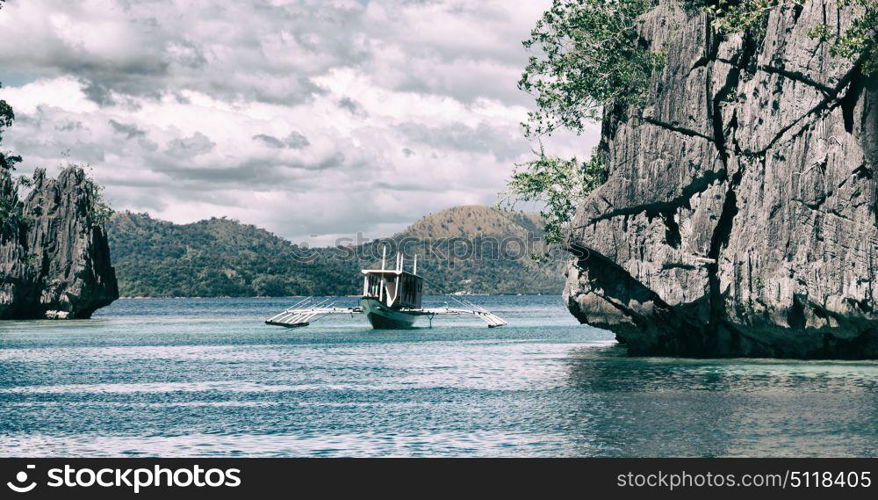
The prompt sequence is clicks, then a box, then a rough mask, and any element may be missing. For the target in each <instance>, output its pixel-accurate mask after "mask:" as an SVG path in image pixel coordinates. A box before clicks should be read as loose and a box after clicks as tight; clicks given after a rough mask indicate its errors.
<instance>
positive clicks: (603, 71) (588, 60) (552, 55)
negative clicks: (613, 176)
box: [501, 0, 664, 243]
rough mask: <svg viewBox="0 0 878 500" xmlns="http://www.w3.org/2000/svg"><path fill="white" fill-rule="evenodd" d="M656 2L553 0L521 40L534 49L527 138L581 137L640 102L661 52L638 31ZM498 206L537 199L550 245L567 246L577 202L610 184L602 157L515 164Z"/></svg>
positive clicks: (525, 85) (527, 82) (528, 71)
mask: <svg viewBox="0 0 878 500" xmlns="http://www.w3.org/2000/svg"><path fill="white" fill-rule="evenodd" d="M655 3H656V0H614V1H605V0H555V1H554V2H553V3H552V7H551V8H550V9H549V10H547V11H546V12H545V13H544V14H543V16H542V18H540V20H539V21H538V22H537V25H536V27H535V28H534V29H533V31H532V32H531V35H530V38H529V39H528V40H526V41H524V42H523V45H524V47H525V48H526V49H528V50H531V51H535V52H536V54H534V55H532V56H531V58H530V60H529V62H528V64H527V67H526V68H525V70H524V73H523V74H522V76H521V80H520V81H519V82H518V86H519V88H520V89H521V90H524V91H525V92H528V93H530V94H531V95H533V96H534V99H535V100H536V105H537V110H536V111H534V112H531V113H529V114H528V120H527V122H525V123H524V124H522V125H523V127H524V131H525V135H526V136H527V137H530V138H537V137H540V136H543V135H551V134H552V133H553V132H555V131H556V130H557V129H559V128H567V129H570V130H573V131H575V132H577V133H580V132H582V130H583V126H584V125H585V123H586V122H587V121H594V120H600V119H601V115H602V114H603V112H604V110H607V109H612V110H614V112H616V113H619V114H622V113H625V112H626V111H627V110H628V109H629V108H630V107H632V106H637V105H640V104H642V102H643V99H644V96H645V94H646V90H647V89H648V87H649V81H650V78H651V76H652V74H653V72H654V71H655V70H656V69H658V68H659V67H661V65H662V64H663V63H664V54H663V53H661V52H657V51H653V50H651V49H650V46H649V43H648V42H647V41H646V40H644V39H643V38H642V37H641V36H640V34H639V32H638V30H637V18H638V17H639V16H640V15H641V14H643V13H645V12H646V11H648V10H649V9H650V8H652V7H653V6H654V5H655ZM516 167H517V168H516V171H515V172H514V173H513V175H512V178H511V179H510V181H509V183H508V188H509V190H508V192H507V193H506V196H505V197H504V198H503V199H502V200H501V205H506V206H514V204H515V201H516V200H522V201H539V202H542V203H543V204H544V208H543V210H542V211H541V213H542V215H543V216H544V217H545V218H546V221H547V225H546V241H547V242H550V243H559V242H561V241H562V240H563V233H564V227H565V226H566V224H567V223H568V222H569V221H570V219H571V218H572V216H573V214H574V213H575V210H576V206H577V205H578V203H579V202H580V201H581V200H583V199H584V198H585V196H586V195H588V193H590V192H591V191H592V190H594V189H595V188H597V187H598V186H600V185H601V184H602V183H603V182H605V181H606V168H605V166H604V163H603V161H602V160H601V158H600V156H599V155H598V153H597V150H595V151H594V152H592V155H591V158H590V160H589V161H586V162H579V161H578V160H577V159H576V158H571V159H563V158H559V157H556V156H551V155H547V154H546V153H545V151H544V150H543V148H542V145H541V146H540V149H539V151H538V152H537V157H536V159H534V160H532V161H529V162H526V163H522V164H519V165H517V166H516Z"/></svg>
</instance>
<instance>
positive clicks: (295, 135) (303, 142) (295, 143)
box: [253, 131, 311, 149]
mask: <svg viewBox="0 0 878 500" xmlns="http://www.w3.org/2000/svg"><path fill="white" fill-rule="evenodd" d="M253 140H255V141H260V142H262V143H263V144H265V145H266V146H268V147H270V148H278V149H281V148H291V149H302V148H305V147H307V146H308V145H309V144H311V143H310V142H309V141H308V138H307V137H305V136H304V135H302V134H300V133H299V132H296V131H292V132H290V135H288V136H287V137H286V139H278V138H277V137H274V136H272V135H268V134H257V135H254V136H253Z"/></svg>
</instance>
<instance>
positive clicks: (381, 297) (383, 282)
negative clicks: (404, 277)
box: [378, 245, 387, 302]
mask: <svg viewBox="0 0 878 500" xmlns="http://www.w3.org/2000/svg"><path fill="white" fill-rule="evenodd" d="M386 264H387V245H383V246H382V247H381V270H382V271H383V270H384V268H385V267H386ZM386 285H387V280H386V279H385V278H384V273H381V289H380V290H379V291H378V301H379V302H380V301H383V300H384V288H385V287H386Z"/></svg>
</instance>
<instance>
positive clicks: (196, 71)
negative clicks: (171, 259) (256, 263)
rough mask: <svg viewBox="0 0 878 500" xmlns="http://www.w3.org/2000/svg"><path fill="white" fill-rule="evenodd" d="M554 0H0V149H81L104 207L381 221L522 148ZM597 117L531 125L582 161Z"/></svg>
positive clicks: (36, 159) (294, 228)
mask: <svg viewBox="0 0 878 500" xmlns="http://www.w3.org/2000/svg"><path fill="white" fill-rule="evenodd" d="M550 1H551V0H527V1H518V2H510V1H508V0H478V1H477V0H469V1H462V0H433V1H431V0H421V1H419V0H385V1H378V0H371V1H370V0H350V1H347V0H314V1H309V0H298V1H291V0H238V1H235V2H220V1H216V0H210V1H209V0H77V1H75V2H70V1H69V0H9V1H8V2H7V3H6V4H5V7H4V8H3V9H2V10H0V32H2V33H3V34H4V40H3V43H2V44H0V82H3V85H4V88H3V89H2V90H0V98H2V99H5V100H6V101H7V102H8V103H9V104H10V105H11V106H12V107H13V109H14V110H15V114H16V122H15V125H14V126H13V127H12V129H10V130H9V131H8V132H7V134H6V136H5V138H4V144H3V147H4V148H6V149H11V150H13V151H15V152H16V153H19V154H21V155H22V156H23V157H24V164H23V165H21V166H20V167H19V171H20V172H21V173H29V172H31V171H32V170H33V169H34V168H36V167H44V168H47V169H48V171H49V173H56V172H57V171H58V169H59V168H60V166H61V165H65V164H67V163H70V162H73V163H79V164H84V165H88V168H89V170H90V171H91V172H92V174H93V176H94V177H95V179H96V180H97V181H98V182H99V183H101V184H102V185H104V186H105V191H104V193H105V196H106V198H107V200H108V201H109V203H110V204H111V205H112V207H113V208H115V209H116V210H131V211H134V212H147V213H149V214H150V215H151V216H153V217H156V218H160V219H165V220H170V221H173V222H177V223H188V222H194V221H196V220H200V219H204V218H209V217H222V216H225V217H229V218H234V219H237V220H240V221H242V222H245V223H249V224H255V225H257V226H260V227H264V228H266V229H268V230H270V231H272V232H274V233H276V234H279V235H281V236H283V237H286V238H288V239H290V240H292V241H295V242H300V243H309V244H311V245H326V244H332V243H333V242H334V241H335V240H336V239H337V238H350V237H352V235H355V234H356V233H362V235H363V236H364V237H366V238H376V237H384V236H389V235H391V234H393V233H395V232H397V231H399V230H401V229H403V228H404V227H406V226H407V225H408V224H410V223H412V222H413V221H415V220H416V219H418V218H420V217H421V216H423V215H426V214H429V213H435V212H437V211H439V210H442V209H445V208H449V207H453V206H457V205H464V204H485V205H491V204H494V203H496V202H497V199H498V198H497V195H498V193H499V192H501V191H503V189H504V186H505V183H506V180H507V178H508V177H509V175H510V174H511V172H512V171H513V169H514V165H515V164H516V163H520V162H522V161H526V160H528V159H530V158H532V157H533V150H534V148H535V147H536V146H537V145H536V144H535V143H533V142H529V141H528V140H526V139H525V138H524V136H523V134H522V131H521V127H520V123H521V122H522V121H523V120H524V119H525V118H526V115H527V112H528V111H529V110H531V109H532V108H533V99H532V97H531V96H529V95H527V94H526V93H524V92H521V91H519V90H518V89H517V87H516V83H517V81H518V79H519V76H520V74H521V71H522V69H523V68H524V66H525V64H526V62H527V58H528V55H529V54H528V53H527V51H526V50H525V49H524V48H523V47H522V45H521V41H522V40H524V39H525V38H527V35H528V33H529V31H530V29H531V28H532V27H533V25H534V23H535V22H536V20H537V19H538V18H539V16H540V14H541V13H542V12H543V11H544V10H545V9H546V8H547V7H548V5H549V4H550ZM598 132H599V129H598V126H597V125H592V126H590V127H589V128H587V130H586V132H585V133H584V134H583V135H582V136H576V135H573V134H565V133H559V134H556V135H555V136H554V137H551V138H546V139H545V140H544V142H545V144H546V146H547V150H548V151H549V152H551V153H554V154H558V155H561V156H577V157H579V158H583V159H584V158H585V157H587V156H588V154H589V152H590V151H591V148H592V147H593V146H594V144H596V142H597V139H598Z"/></svg>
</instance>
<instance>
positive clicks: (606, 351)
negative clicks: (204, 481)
mask: <svg viewBox="0 0 878 500" xmlns="http://www.w3.org/2000/svg"><path fill="white" fill-rule="evenodd" d="M476 300H477V301H479V302H481V303H482V304H484V305H485V306H486V307H488V308H490V309H492V310H494V311H495V312H497V313H498V314H500V315H501V316H503V317H504V318H506V319H508V320H509V321H510V326H509V327H506V328H501V329H487V328H484V327H483V326H482V325H481V323H480V322H479V321H478V320H475V321H470V320H468V319H466V318H455V319H450V320H446V321H443V322H441V323H440V322H438V321H437V323H436V324H437V325H439V324H441V325H443V326H441V327H437V328H433V329H427V328H423V329H417V330H411V331H403V332H386V331H385V332H380V331H373V330H370V329H369V328H367V327H366V326H364V324H363V321H362V319H356V318H353V319H352V318H345V317H342V318H332V319H327V320H323V321H321V322H320V323H317V324H315V325H312V326H311V327H308V328H306V329H301V330H285V329H280V328H275V327H268V326H265V325H263V324H262V322H261V321H262V319H263V318H265V317H267V316H269V315H270V314H271V313H273V312H276V311H277V310H279V309H280V308H282V307H283V306H284V305H285V303H286V302H287V301H284V300H270V299H203V300H196V299H178V300H140V301H135V300H123V301H119V302H117V303H116V304H114V305H113V306H112V307H111V308H108V309H106V310H102V311H101V314H100V316H99V317H97V318H95V319H94V320H90V321H82V322H5V323H0V455H4V456H10V455H14V456H35V455H55V454H57V455H88V456H93V455H117V456H118V455H125V456H144V455H145V456H156V455H161V456H237V455H250V456H760V455H771V456H790V455H831V456H842V455H843V456H874V455H875V454H876V451H878V443H876V436H878V434H876V433H878V430H876V427H878V426H876V424H878V412H876V395H875V388H876V384H875V380H876V376H878V363H875V362H797V361H775V360H685V359H682V360H681V359H670V358H629V357H626V356H624V352H623V351H622V350H621V349H620V348H619V347H617V346H615V344H614V343H613V342H612V335H610V334H608V333H607V332H603V331H600V330H595V329H592V328H589V327H583V326H579V325H576V324H575V322H574V321H573V319H572V318H571V317H570V316H569V315H568V314H567V313H566V311H565V310H564V309H563V307H562V306H561V303H560V300H559V299H558V297H479V298H476Z"/></svg>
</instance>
